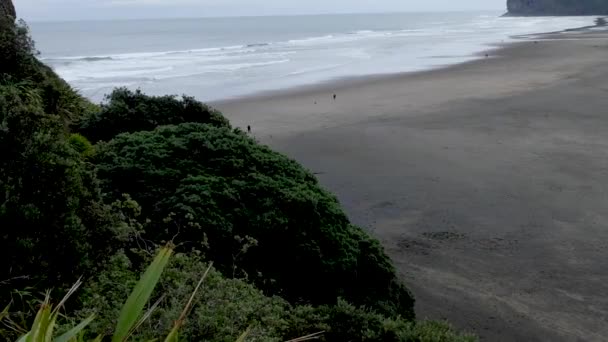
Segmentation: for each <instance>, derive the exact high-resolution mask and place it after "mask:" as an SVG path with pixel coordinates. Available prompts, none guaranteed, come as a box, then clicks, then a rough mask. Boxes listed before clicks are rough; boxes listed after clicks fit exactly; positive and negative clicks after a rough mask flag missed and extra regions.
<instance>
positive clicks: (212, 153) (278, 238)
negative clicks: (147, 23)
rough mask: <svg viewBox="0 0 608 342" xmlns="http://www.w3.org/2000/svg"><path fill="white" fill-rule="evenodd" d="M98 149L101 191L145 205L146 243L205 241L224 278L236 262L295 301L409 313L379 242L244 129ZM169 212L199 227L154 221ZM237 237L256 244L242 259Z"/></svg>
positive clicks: (195, 130)
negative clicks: (345, 302)
mask: <svg viewBox="0 0 608 342" xmlns="http://www.w3.org/2000/svg"><path fill="white" fill-rule="evenodd" d="M97 148H98V152H97V154H96V157H95V163H96V164H97V166H98V168H99V177H100V179H101V180H102V185H103V189H104V191H105V192H107V193H108V196H109V197H110V198H112V199H115V198H119V197H120V196H121V195H122V194H123V193H128V194H130V195H131V196H132V197H133V199H135V200H136V201H137V202H138V203H140V204H141V205H142V208H143V215H144V216H145V217H147V218H149V219H150V220H151V222H152V223H151V226H149V227H148V228H146V232H147V236H148V238H149V239H151V240H154V241H161V240H169V239H173V238H175V241H176V242H181V243H187V244H190V245H194V246H196V245H197V243H199V242H201V241H202V240H203V239H204V237H205V238H208V240H209V241H210V249H209V251H208V256H209V257H210V258H211V259H212V260H214V261H215V262H216V265H217V266H218V268H219V269H220V270H221V271H222V272H224V274H232V272H233V270H234V265H235V263H236V264H237V265H238V268H239V269H243V270H245V272H246V275H247V276H248V277H249V279H250V280H252V281H254V282H255V283H256V284H257V285H258V286H259V287H260V288H262V289H264V290H266V291H268V293H272V294H278V295H281V296H283V297H284V298H287V299H289V300H290V301H292V302H299V301H306V302H310V303H315V304H325V303H333V302H335V300H336V298H337V297H344V298H345V299H346V300H348V301H350V302H352V303H354V304H357V305H367V306H370V307H372V308H375V309H377V310H380V311H382V312H386V313H391V314H401V315H403V316H404V317H407V318H413V316H414V314H413V299H412V297H411V295H410V293H409V292H408V291H407V289H406V288H405V287H404V286H403V285H402V284H401V283H400V282H399V281H398V280H397V278H396V275H395V270H394V268H393V266H392V265H391V263H390V260H389V259H388V257H387V256H386V254H385V253H384V251H383V249H382V247H381V246H380V244H379V243H378V242H377V241H376V240H374V239H372V238H371V237H369V235H368V234H366V233H364V232H363V231H362V230H361V229H360V228H358V227H355V226H353V225H351V224H350V223H349V221H348V218H347V217H346V215H345V214H344V212H343V211H342V210H341V208H340V206H339V204H338V202H337V200H336V198H335V197H334V196H332V195H331V194H329V193H328V192H326V191H324V190H323V189H321V187H320V186H319V185H318V184H317V181H316V179H315V178H314V176H313V175H312V174H311V173H309V172H308V171H306V170H304V169H303V168H302V167H301V166H300V165H298V164H297V163H296V162H295V161H293V160H290V159H288V158H286V157H284V156H283V155H281V154H278V153H276V152H273V151H271V150H270V149H269V148H267V147H265V146H262V145H259V144H257V143H256V142H255V141H254V140H252V139H250V138H249V137H247V136H246V135H245V134H243V133H241V132H239V131H233V130H230V129H228V128H217V127H213V126H210V125H205V124H192V123H188V124H181V125H177V126H163V127H159V128H157V129H156V130H154V131H151V132H138V133H132V134H121V135H119V136H117V137H116V138H114V139H113V140H112V141H110V142H108V143H104V144H99V145H98V146H97ZM170 213H176V214H177V215H176V217H190V218H194V221H195V222H196V224H194V225H193V224H189V222H185V221H183V220H181V219H177V220H176V223H175V225H174V226H172V227H169V228H168V227H167V226H166V225H164V224H160V222H162V221H163V219H164V218H165V217H167V216H168V215H169V214H170ZM235 236H241V237H245V236H249V237H252V238H253V239H255V240H256V242H257V247H253V248H251V249H250V250H249V251H248V252H247V255H246V257H244V258H242V260H241V259H239V258H236V256H237V255H238V254H239V251H240V249H241V245H240V244H239V243H238V241H235ZM239 276H241V274H239Z"/></svg>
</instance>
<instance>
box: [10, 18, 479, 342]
mask: <svg viewBox="0 0 608 342" xmlns="http://www.w3.org/2000/svg"><path fill="white" fill-rule="evenodd" d="M0 51H2V52H3V53H2V54H1V55H0V144H2V146H3V148H4V150H3V153H2V156H1V157H0V231H1V234H0V237H1V238H0V241H1V243H2V245H1V247H2V248H1V249H0V257H2V259H3V261H4V262H3V264H2V266H1V267H0V304H5V305H6V304H9V306H8V307H7V309H5V310H4V311H3V312H1V313H0V321H1V322H2V323H3V324H2V325H1V327H0V336H1V337H2V338H3V339H5V340H15V339H16V338H17V337H18V336H23V335H24V334H27V333H28V330H27V329H26V328H25V327H27V326H31V324H32V322H33V320H34V318H35V314H36V311H37V308H38V307H39V302H38V301H39V300H40V298H39V297H38V293H43V292H44V291H45V290H47V289H51V288H52V289H53V291H52V292H51V293H52V294H53V295H54V296H55V297H56V296H62V295H63V293H64V292H65V291H67V290H68V289H69V288H70V287H71V286H72V284H73V283H74V282H76V281H77V279H78V278H81V279H83V286H82V289H81V290H80V291H78V292H76V293H75V294H74V296H75V298H72V300H71V301H70V302H69V303H65V304H66V305H65V307H63V309H64V310H65V312H66V313H67V314H66V315H65V316H64V315H54V316H52V317H55V318H56V319H57V320H58V322H57V323H58V325H57V328H58V332H61V331H67V330H68V329H69V328H70V327H72V326H74V325H75V323H76V322H78V321H79V319H80V318H85V317H90V318H89V319H87V320H86V322H87V323H88V326H87V330H86V333H84V335H81V336H80V337H79V339H78V340H79V341H82V340H87V338H94V337H95V336H98V335H100V336H111V335H112V334H113V333H115V331H113V328H114V327H117V326H119V325H120V322H118V325H117V320H118V321H120V317H122V316H123V315H122V311H121V307H122V303H124V302H125V300H127V297H128V296H129V293H131V290H132V289H133V286H134V285H135V283H136V281H137V279H138V277H139V274H141V273H142V271H143V270H144V269H146V267H147V265H148V264H149V263H150V262H151V260H152V257H151V256H152V255H154V254H155V253H156V252H157V251H158V250H159V246H160V245H165V244H167V245H170V246H174V247H171V249H172V250H173V249H175V251H174V252H175V256H174V257H173V258H172V260H171V262H170V263H169V264H168V266H167V268H166V270H165V272H164V273H163V274H162V277H161V276H160V274H159V278H158V279H156V280H155V281H154V283H156V281H158V282H159V283H158V286H156V289H155V290H154V291H153V292H152V291H151V292H150V293H149V295H150V296H149V297H150V301H151V302H150V303H154V302H156V305H154V306H153V308H154V309H155V310H151V311H150V312H149V316H145V317H147V318H148V319H143V320H141V322H140V324H139V329H137V330H133V331H129V333H130V334H132V339H133V340H147V339H152V338H158V337H159V336H166V334H167V333H168V332H169V330H171V327H172V326H173V323H174V322H176V321H180V320H179V317H182V310H183V308H184V307H185V306H186V305H185V301H187V300H188V297H189V294H190V293H193V292H194V291H193V288H194V286H195V284H196V279H199V278H200V277H201V275H202V274H207V270H209V273H208V276H207V277H206V278H205V287H204V291H200V292H198V294H197V296H195V297H193V300H194V302H192V303H193V304H192V308H191V309H192V310H191V314H190V315H188V317H189V318H188V320H187V322H185V323H187V324H185V325H184V327H183V329H181V332H180V337H181V338H182V340H186V341H200V340H207V341H234V340H237V339H238V338H239V336H245V338H246V339H245V341H282V340H288V339H291V338H296V337H300V336H306V335H309V334H313V333H318V332H323V333H322V334H321V335H320V338H321V340H325V341H470V340H472V339H471V338H470V337H467V336H462V335H459V334H457V333H454V332H453V331H452V330H451V329H450V328H449V326H447V325H445V324H439V323H419V322H415V321H414V312H413V298H412V296H411V294H410V292H409V291H408V290H407V288H406V287H405V286H404V285H403V284H402V283H401V282H400V280H399V279H398V277H397V275H396V273H395V270H394V268H393V266H392V265H391V263H390V260H389V259H388V257H387V256H386V254H385V253H384V251H383V249H382V247H381V246H380V244H379V243H378V242H377V241H376V240H374V239H373V238H372V237H370V236H369V235H368V234H367V233H365V232H364V231H363V230H361V229H360V228H358V227H355V226H353V225H351V224H350V223H349V221H348V218H347V217H346V216H345V214H344V213H343V212H342V210H341V208H340V206H339V204H338V202H337V200H336V199H335V198H334V196H332V195H331V194H329V193H327V192H326V191H325V190H323V189H322V188H321V187H320V186H319V184H318V183H317V181H316V179H315V178H314V176H313V175H312V174H311V173H309V172H308V171H306V170H304V169H303V168H302V167H301V166H300V165H298V164H297V163H296V162H294V161H293V160H290V159H288V158H286V157H285V156H283V155H280V154H278V153H276V152H274V151H272V150H270V149H269V148H267V147H265V146H262V145H259V144H258V143H257V142H255V141H254V140H253V139H251V138H250V137H249V136H247V134H245V133H243V132H241V131H239V130H235V129H232V128H231V127H230V124H229V122H228V121H227V120H226V119H225V118H224V117H223V115H222V114H221V113H219V112H217V111H215V110H213V109H212V108H209V107H208V106H205V105H204V104H202V103H200V102H198V101H196V100H194V99H193V98H190V97H175V96H162V97H149V96H146V95H144V94H142V93H140V92H131V91H129V90H126V89H117V90H115V91H114V92H113V93H112V94H110V95H109V96H108V98H107V99H106V101H105V102H104V103H102V104H101V105H94V104H92V103H90V102H89V101H87V100H86V99H83V98H82V97H81V96H80V95H78V94H77V93H76V92H75V91H74V90H72V89H71V87H70V86H69V85H68V84H67V83H65V82H64V81H63V80H61V79H60V78H59V77H57V76H56V75H55V74H54V73H53V71H52V70H50V69H49V68H48V67H46V66H44V65H42V64H41V63H40V62H39V61H38V60H37V59H36V57H35V56H36V52H35V49H34V44H33V42H32V40H31V39H30V37H29V35H28V30H27V26H26V25H25V23H23V22H19V23H15V22H14V20H13V18H12V17H8V16H3V17H0ZM90 141H92V142H93V143H91V142H90ZM211 262H214V268H211V267H209V264H210V263H211ZM143 279H146V278H145V277H144V278H143ZM144 285H146V286H152V288H154V287H155V286H154V284H150V283H149V284H144ZM137 288H138V287H136V289H137ZM61 305H63V303H62V304H61ZM3 307H4V305H3ZM141 309H143V306H141ZM40 310H41V311H40V312H42V313H44V312H47V313H49V312H51V311H50V302H49V301H48V300H47V301H46V302H45V304H44V305H42V307H41V309H40ZM189 311H190V310H189ZM91 313H95V314H96V316H95V317H94V319H93V318H92V317H93V316H91ZM136 316H137V317H135V320H133V321H132V322H135V321H137V320H138V319H139V318H140V317H141V314H140V313H136ZM45 317H47V318H49V317H51V316H48V315H47V316H45ZM40 318H41V316H40V315H39V316H38V318H37V320H36V322H38V323H40V321H39V319H40ZM55 318H53V319H55ZM34 327H35V328H36V327H38V328H40V326H36V325H34ZM50 329H51V330H52V327H51V328H50ZM51 330H49V332H48V334H47V335H48V337H49V339H40V340H36V341H50V337H51V336H52V333H53V331H51ZM32 331H34V330H32ZM32 331H30V333H31V332H32ZM70 331H72V330H70ZM243 332H247V334H245V335H243Z"/></svg>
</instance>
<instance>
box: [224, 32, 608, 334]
mask: <svg viewBox="0 0 608 342" xmlns="http://www.w3.org/2000/svg"><path fill="white" fill-rule="evenodd" d="M607 61H608V34H606V33H599V32H593V33H576V32H575V33H568V34H553V35H549V36H545V37H543V38H542V39H538V40H537V41H533V40H529V41H526V42H522V43H516V44H513V45H508V46H506V47H504V48H502V49H499V50H494V51H490V52H489V58H482V59H480V60H478V61H475V62H470V63H465V64H461V65H456V66H451V67H448V68H444V69H440V70H434V71H428V72H421V73H414V74H405V75H393V76H381V77H370V78H365V79H357V80H347V81H342V82H338V83H334V84H327V85H320V86H315V87H307V88H303V89H298V90H293V91H285V92H282V93H274V94H265V95H260V96H253V97H249V98H245V99H240V100H234V101H228V102H222V103H216V104H214V105H215V106H216V107H218V108H219V109H220V110H222V111H223V112H224V113H225V114H226V116H227V117H228V118H229V119H230V120H231V121H232V122H233V123H234V124H235V125H238V126H240V127H243V128H244V129H246V127H247V125H251V127H252V131H253V134H255V135H256V136H257V137H258V139H260V140H261V141H263V142H265V143H267V144H269V145H270V146H272V147H273V148H275V149H277V150H279V151H282V152H285V153H286V154H288V155H289V156H291V157H293V158H295V159H296V160H298V161H299V162H301V163H303V164H304V165H305V166H306V167H308V168H310V169H311V170H312V171H313V172H315V173H316V174H317V175H318V177H319V179H320V181H321V183H322V184H323V185H325V186H326V187H327V188H328V189H330V190H331V191H334V192H335V193H336V194H337V196H338V198H339V199H340V201H341V202H342V204H343V205H344V206H345V208H346V210H347V211H348V213H349V215H350V217H351V219H352V220H353V222H354V223H356V224H359V225H361V226H364V227H366V228H368V229H370V230H372V231H373V232H374V234H375V235H376V236H377V237H378V238H380V239H381V240H382V242H383V243H384V246H385V247H386V249H387V251H388V252H389V254H390V256H391V257H392V258H393V260H394V262H395V263H396V265H397V267H398V269H399V271H400V272H401V273H402V275H403V277H404V279H405V281H406V282H407V283H408V285H409V286H410V288H411V289H412V290H413V292H414V294H415V296H416V298H417V311H418V315H419V317H420V318H425V317H428V318H431V319H448V320H449V321H450V322H453V323H454V324H455V325H456V326H457V327H458V328H461V329H465V330H468V331H471V332H474V333H476V334H478V335H480V336H481V337H482V340H484V341H606V340H608V324H607V322H608V266H607V262H608V62H607ZM334 93H335V94H337V99H336V100H333V98H332V95H333V94H334ZM315 102H316V104H315Z"/></svg>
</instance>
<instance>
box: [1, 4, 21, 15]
mask: <svg viewBox="0 0 608 342" xmlns="http://www.w3.org/2000/svg"><path fill="white" fill-rule="evenodd" d="M7 16H8V17H12V18H16V17H17V14H16V13H15V6H13V2H12V1H11V0H0V17H7Z"/></svg>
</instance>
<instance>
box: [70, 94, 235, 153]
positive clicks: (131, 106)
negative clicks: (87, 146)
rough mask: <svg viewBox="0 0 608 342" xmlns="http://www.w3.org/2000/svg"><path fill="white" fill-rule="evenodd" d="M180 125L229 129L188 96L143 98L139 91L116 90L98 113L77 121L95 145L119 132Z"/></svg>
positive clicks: (221, 120)
mask: <svg viewBox="0 0 608 342" xmlns="http://www.w3.org/2000/svg"><path fill="white" fill-rule="evenodd" d="M184 122H198V123H208V124H211V125H214V126H217V127H229V126H230V124H229V123H228V120H226V119H225V118H224V116H223V115H222V114H221V113H219V112H218V111H216V110H214V109H212V108H210V107H208V106H206V105H204V104H202V103H201V102H199V101H196V100H195V99H194V98H192V97H189V96H183V97H182V98H181V99H178V98H177V97H176V96H168V95H167V96H146V95H144V94H142V93H141V91H139V90H136V91H131V90H129V89H126V88H118V89H115V90H114V91H113V92H112V93H111V94H110V95H108V96H106V103H104V104H102V105H101V108H100V110H98V111H95V112H91V113H89V115H87V116H85V117H84V118H83V119H82V120H81V122H80V127H79V130H80V131H81V132H82V134H84V135H85V136H87V137H88V138H89V139H90V140H91V141H93V142H97V141H99V140H106V141H107V140H110V139H112V138H113V137H114V136H116V135H118V134H119V133H127V132H138V131H151V130H153V129H154V128H156V127H157V126H160V125H172V124H180V123H184Z"/></svg>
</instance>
